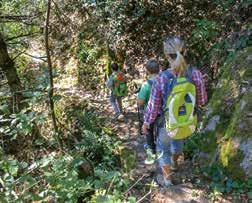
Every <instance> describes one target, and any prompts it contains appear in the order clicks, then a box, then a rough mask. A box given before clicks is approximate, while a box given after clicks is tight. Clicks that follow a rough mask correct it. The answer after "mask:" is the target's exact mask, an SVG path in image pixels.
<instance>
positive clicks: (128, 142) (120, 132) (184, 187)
mask: <svg viewBox="0 0 252 203" xmlns="http://www.w3.org/2000/svg"><path fill="white" fill-rule="evenodd" d="M60 91H61V92H62V93H63V94H64V95H65V96H71V97H74V98H75V99H78V100H79V101H80V102H81V101H84V100H89V101H90V105H91V106H92V109H94V110H95V111H96V113H98V114H99V115H100V116H101V117H102V118H103V121H104V126H105V127H106V128H108V129H112V130H113V132H115V133H116V135H117V136H118V138H119V139H120V140H121V141H122V143H123V146H125V147H126V148H127V149H129V151H130V153H131V154H135V155H136V163H135V168H134V169H133V170H132V171H131V179H132V180H133V181H132V182H133V184H132V186H131V187H130V188H129V189H128V190H127V191H126V193H127V194H126V196H134V197H136V198H137V202H157V203H170V202H171V203H178V202H183V203H190V202H193V203H196V202H198V203H207V202H211V201H210V200H209V199H207V197H206V195H207V193H206V189H207V187H206V188H199V187H197V186H196V185H194V183H195V182H198V181H200V177H197V176H196V175H195V174H193V163H192V161H190V160H182V159H181V160H180V162H179V169H178V171H177V172H176V173H174V174H173V180H174V183H175V185H174V186H172V187H170V188H169V189H164V188H161V187H159V186H157V185H156V186H155V183H154V179H155V177H156V176H157V175H159V174H160V170H156V168H157V165H145V164H144V160H145V152H144V147H143V145H144V143H145V137H144V136H140V135H139V123H138V116H137V107H136V95H131V96H128V97H126V98H125V99H124V100H123V106H124V111H125V120H124V121H116V120H114V119H113V116H114V112H113V110H112V107H111V105H110V103H109V96H108V95H107V94H106V93H101V94H100V95H93V94H92V93H87V92H84V91H83V90H81V89H80V88H74V89H73V88H69V89H62V90H60ZM156 171H159V172H156ZM221 202H223V203H229V202H231V201H229V200H224V199H223V200H222V201H221Z"/></svg>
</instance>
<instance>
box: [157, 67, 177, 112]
mask: <svg viewBox="0 0 252 203" xmlns="http://www.w3.org/2000/svg"><path fill="white" fill-rule="evenodd" d="M161 75H163V77H166V78H167V81H168V83H167V84H166V86H165V90H164V95H163V104H162V105H163V111H165V107H166V102H167V99H168V97H169V95H170V94H171V91H172V88H173V86H174V84H175V82H176V77H175V76H174V75H173V74H172V72H171V71H170V70H165V71H163V72H162V73H161ZM174 79H175V80H174Z"/></svg>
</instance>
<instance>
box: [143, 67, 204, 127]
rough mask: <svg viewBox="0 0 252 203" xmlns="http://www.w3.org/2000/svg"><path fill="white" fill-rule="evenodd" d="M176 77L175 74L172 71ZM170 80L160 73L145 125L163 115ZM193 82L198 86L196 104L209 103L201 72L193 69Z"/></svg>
mask: <svg viewBox="0 0 252 203" xmlns="http://www.w3.org/2000/svg"><path fill="white" fill-rule="evenodd" d="M166 71H170V70H166ZM170 72H171V73H172V74H173V75H174V76H175V74H174V73H173V72H172V71H170ZM169 80H170V79H169V78H168V77H167V76H166V75H165V74H162V73H160V74H159V75H158V76H157V77H156V79H155V80H154V82H153V84H152V89H151V95H150V100H149V102H148V105H147V108H146V111H145V114H144V123H146V124H151V123H153V122H154V121H155V120H156V118H157V116H158V115H159V114H162V111H163V109H162V108H163V103H164V102H165V101H166V99H167V98H164V97H165V89H166V88H165V87H166V86H167V85H168V84H169V82H170V81H169ZM192 80H193V83H194V84H195V86H196V103H197V106H203V105H205V104H206V103H207V92H206V88H205V85H204V80H203V77H202V74H201V72H200V71H199V70H197V69H193V71H192Z"/></svg>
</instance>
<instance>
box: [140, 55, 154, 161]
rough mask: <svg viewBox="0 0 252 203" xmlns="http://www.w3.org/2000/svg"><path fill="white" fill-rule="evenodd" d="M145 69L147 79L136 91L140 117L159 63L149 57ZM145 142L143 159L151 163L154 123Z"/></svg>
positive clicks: (152, 158) (141, 117) (152, 157)
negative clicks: (145, 155)
mask: <svg viewBox="0 0 252 203" xmlns="http://www.w3.org/2000/svg"><path fill="white" fill-rule="evenodd" d="M146 71H147V74H148V78H149V79H148V80H147V81H145V82H144V83H143V84H142V86H141V89H140V91H139V93H138V99H137V104H138V110H139V113H140V119H143V115H144V111H145V109H146V106H147V104H148V101H149V98H150V93H151V86H152V83H153V80H154V79H155V77H156V75H157V74H158V73H159V65H158V62H157V60H155V59H151V60H149V61H148V62H147V64H146ZM146 142H147V144H145V147H144V148H145V150H146V153H147V158H146V160H145V164H153V163H154V162H155V153H156V149H155V148H156V146H155V140H154V124H152V125H151V126H150V129H149V131H148V133H147V134H146Z"/></svg>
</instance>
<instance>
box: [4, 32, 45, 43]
mask: <svg viewBox="0 0 252 203" xmlns="http://www.w3.org/2000/svg"><path fill="white" fill-rule="evenodd" d="M39 33H40V32H33V33H27V34H21V35H18V36H15V37H10V38H7V39H6V41H11V40H13V39H17V38H21V37H28V36H32V35H35V34H39Z"/></svg>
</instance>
